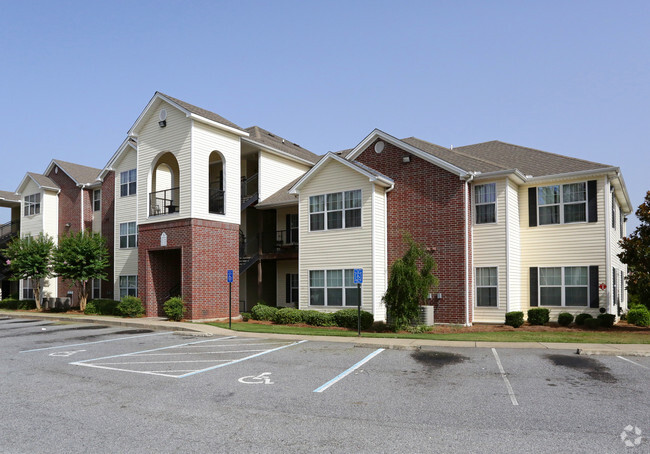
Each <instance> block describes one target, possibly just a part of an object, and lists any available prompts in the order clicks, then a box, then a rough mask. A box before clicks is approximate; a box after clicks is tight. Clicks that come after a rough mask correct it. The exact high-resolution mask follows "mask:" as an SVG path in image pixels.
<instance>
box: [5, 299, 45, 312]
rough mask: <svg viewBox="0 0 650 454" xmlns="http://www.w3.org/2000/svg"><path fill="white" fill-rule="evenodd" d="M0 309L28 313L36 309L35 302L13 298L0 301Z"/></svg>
mask: <svg viewBox="0 0 650 454" xmlns="http://www.w3.org/2000/svg"><path fill="white" fill-rule="evenodd" d="M0 309H9V310H13V311H15V310H21V311H29V310H32V309H36V301H35V300H19V299H15V298H11V299H6V300H2V301H0Z"/></svg>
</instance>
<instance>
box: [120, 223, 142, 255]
mask: <svg viewBox="0 0 650 454" xmlns="http://www.w3.org/2000/svg"><path fill="white" fill-rule="evenodd" d="M137 246H138V226H137V225H136V223H135V222H123V223H122V224H120V249H126V248H133V247H137Z"/></svg>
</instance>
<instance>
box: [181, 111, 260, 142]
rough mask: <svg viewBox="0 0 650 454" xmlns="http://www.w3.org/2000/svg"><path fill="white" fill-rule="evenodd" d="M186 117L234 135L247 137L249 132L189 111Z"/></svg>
mask: <svg viewBox="0 0 650 454" xmlns="http://www.w3.org/2000/svg"><path fill="white" fill-rule="evenodd" d="M186 115H187V118H190V119H192V120H196V121H198V122H199V123H204V124H206V125H209V126H212V127H213V128H217V129H221V130H222V131H226V132H229V133H231V134H234V135H236V136H240V137H248V136H249V135H250V134H248V133H247V132H246V131H242V130H241V129H237V128H233V127H231V126H226V125H224V124H221V123H217V122H216V121H212V120H208V119H207V118H205V117H202V116H200V115H197V114H194V113H189V114H186Z"/></svg>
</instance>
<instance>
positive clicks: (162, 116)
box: [158, 109, 167, 128]
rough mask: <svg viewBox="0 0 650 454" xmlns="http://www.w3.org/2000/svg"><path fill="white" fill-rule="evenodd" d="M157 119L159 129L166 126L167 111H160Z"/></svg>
mask: <svg viewBox="0 0 650 454" xmlns="http://www.w3.org/2000/svg"><path fill="white" fill-rule="evenodd" d="M158 119H159V120H160V121H159V122H158V126H160V127H161V128H164V127H165V126H167V111H166V110H165V109H160V114H158Z"/></svg>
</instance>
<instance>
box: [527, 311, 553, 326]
mask: <svg viewBox="0 0 650 454" xmlns="http://www.w3.org/2000/svg"><path fill="white" fill-rule="evenodd" d="M550 313H551V312H550V311H549V310H548V309H546V308H543V307H536V308H534V309H528V323H530V324H531V325H543V324H544V323H548V321H549V318H550Z"/></svg>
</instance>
